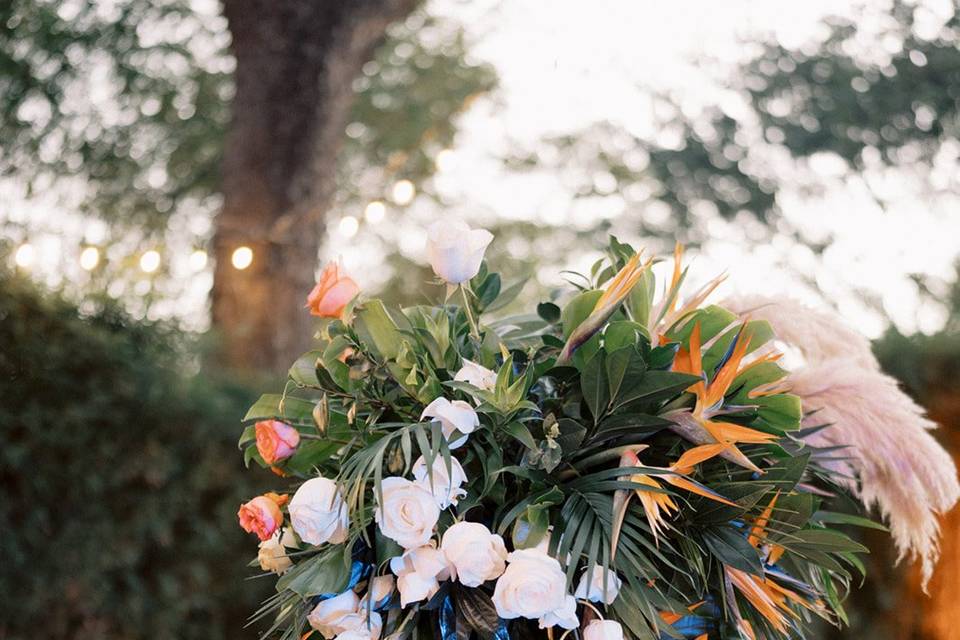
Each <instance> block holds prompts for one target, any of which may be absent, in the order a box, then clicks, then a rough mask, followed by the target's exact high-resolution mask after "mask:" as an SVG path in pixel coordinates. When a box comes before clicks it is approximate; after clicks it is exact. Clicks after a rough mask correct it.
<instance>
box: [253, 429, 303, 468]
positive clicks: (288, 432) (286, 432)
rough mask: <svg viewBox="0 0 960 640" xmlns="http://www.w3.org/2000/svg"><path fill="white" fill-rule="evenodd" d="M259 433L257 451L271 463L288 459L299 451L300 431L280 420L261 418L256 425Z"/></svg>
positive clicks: (264, 459) (265, 460)
mask: <svg viewBox="0 0 960 640" xmlns="http://www.w3.org/2000/svg"><path fill="white" fill-rule="evenodd" d="M254 428H255V430H256V434H257V451H259V452H260V457H261V458H263V461H264V462H266V463H267V464H269V465H272V464H276V463H277V462H280V461H281V460H286V459H287V458H289V457H290V456H292V455H293V454H294V453H296V451H297V445H299V444H300V432H299V431H297V430H296V429H295V428H293V427H291V426H290V425H288V424H285V423H283V422H280V421H279V420H261V421H260V422H258V423H257V424H256V426H255V427H254Z"/></svg>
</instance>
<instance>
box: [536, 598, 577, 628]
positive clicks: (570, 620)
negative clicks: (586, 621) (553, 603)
mask: <svg viewBox="0 0 960 640" xmlns="http://www.w3.org/2000/svg"><path fill="white" fill-rule="evenodd" d="M554 626H560V627H563V628H564V629H576V628H577V627H579V626H580V619H579V618H578V617H577V599H576V598H574V597H573V596H566V597H565V598H564V599H563V604H562V605H561V606H560V608H559V609H555V610H554V611H549V612H547V613H546V615H543V616H541V617H540V628H541V629H546V628H548V627H554Z"/></svg>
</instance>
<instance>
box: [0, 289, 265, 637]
mask: <svg viewBox="0 0 960 640" xmlns="http://www.w3.org/2000/svg"><path fill="white" fill-rule="evenodd" d="M101 307H102V309H103V310H101V311H98V312H96V313H93V314H92V315H89V316H86V317H81V315H80V314H79V312H78V309H77V307H76V306H75V305H72V304H70V303H68V302H65V301H64V300H63V299H62V298H60V297H58V296H56V295H51V294H42V293H40V292H38V291H37V289H36V288H35V287H34V286H32V285H30V284H29V283H28V282H26V281H25V280H24V279H23V278H21V277H19V276H17V275H14V274H11V273H9V272H4V271H2V270H0V521H2V522H3V527H2V532H3V535H0V567H2V569H0V638H11V639H12V638H41V637H42V638H47V639H50V638H77V639H85V638H151V639H165V638H177V639H181V640H183V639H191V638H225V637H255V633H254V631H252V630H249V629H248V630H243V625H244V623H245V620H246V616H247V615H248V614H249V613H250V612H251V611H253V610H254V609H255V608H256V606H257V604H258V603H259V601H260V600H261V599H262V598H263V597H264V596H266V595H267V593H266V591H267V589H268V588H269V587H268V585H267V584H266V583H265V582H262V581H245V580H244V578H246V577H248V576H250V575H251V574H252V573H253V572H252V570H251V569H249V568H247V567H246V566H245V565H246V562H247V561H248V560H250V559H251V558H253V557H254V556H255V554H256V541H255V540H253V539H251V538H250V536H248V535H246V534H245V533H243V532H242V531H241V530H240V529H239V527H238V526H237V524H236V511H237V507H238V505H239V504H240V502H241V500H242V499H244V498H246V497H249V496H250V495H252V494H253V493H255V492H257V491H258V490H259V488H260V487H257V486H254V484H253V483H254V482H264V483H266V482H267V481H268V478H267V477H262V478H253V479H252V478H251V476H252V475H253V474H249V473H242V461H241V456H240V455H239V454H238V452H237V450H236V441H237V434H238V431H239V418H240V416H241V415H242V412H243V410H244V409H245V408H246V407H247V406H248V405H249V404H250V401H251V395H250V392H249V391H248V390H247V389H245V388H243V387H241V386H239V385H236V384H229V383H227V382H223V381H218V380H217V379H216V378H215V377H212V376H211V375H209V374H208V373H204V374H202V375H201V374H199V373H193V374H191V373H190V370H191V369H197V368H199V367H198V365H197V364H196V361H197V359H196V358H195V357H192V356H191V355H190V347H191V346H192V342H191V340H190V339H188V337H187V336H185V335H184V334H181V333H179V332H178V331H177V330H176V329H174V328H171V327H169V326H165V325H162V324H156V323H138V322H135V321H133V320H131V319H130V318H129V317H127V316H125V315H124V314H123V313H121V312H119V311H117V310H115V309H112V308H111V306H110V305H109V304H107V305H101ZM266 475H268V474H266V473H265V474H264V476H266Z"/></svg>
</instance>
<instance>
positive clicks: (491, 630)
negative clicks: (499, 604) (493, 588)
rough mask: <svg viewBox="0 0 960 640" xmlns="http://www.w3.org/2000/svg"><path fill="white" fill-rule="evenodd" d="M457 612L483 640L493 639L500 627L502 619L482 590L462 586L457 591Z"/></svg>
mask: <svg viewBox="0 0 960 640" xmlns="http://www.w3.org/2000/svg"><path fill="white" fill-rule="evenodd" d="M456 601H457V610H458V612H459V613H461V614H462V615H463V619H464V620H465V621H466V623H467V625H468V626H469V627H470V628H471V629H473V630H474V631H476V632H477V635H479V636H480V637H481V638H491V637H493V635H494V634H495V633H496V631H497V627H498V626H499V625H500V617H499V616H498V615H497V609H496V607H494V606H493V601H492V600H491V599H490V596H489V595H487V592H486V591H484V590H482V589H469V588H467V587H463V586H460V587H458V588H457V590H456Z"/></svg>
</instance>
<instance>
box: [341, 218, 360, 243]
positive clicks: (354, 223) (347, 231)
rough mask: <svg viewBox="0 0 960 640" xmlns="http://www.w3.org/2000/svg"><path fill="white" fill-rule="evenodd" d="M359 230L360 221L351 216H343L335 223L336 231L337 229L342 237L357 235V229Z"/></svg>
mask: <svg viewBox="0 0 960 640" xmlns="http://www.w3.org/2000/svg"><path fill="white" fill-rule="evenodd" d="M359 230H360V221H359V220H357V219H356V218H354V217H353V216H344V217H343V218H341V219H340V224H339V225H337V231H339V232H340V235H342V236H343V237H344V238H352V237H353V236H355V235H357V231H359Z"/></svg>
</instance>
